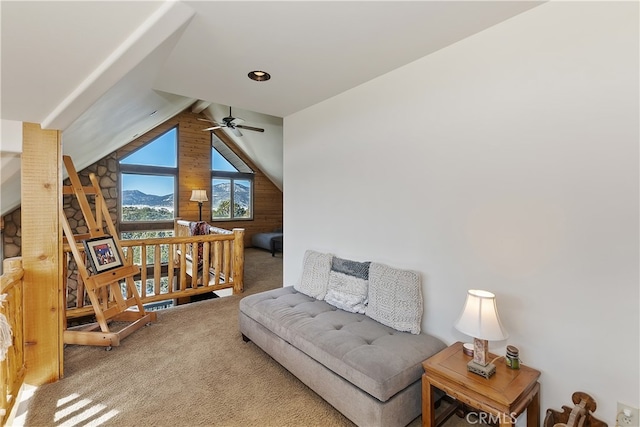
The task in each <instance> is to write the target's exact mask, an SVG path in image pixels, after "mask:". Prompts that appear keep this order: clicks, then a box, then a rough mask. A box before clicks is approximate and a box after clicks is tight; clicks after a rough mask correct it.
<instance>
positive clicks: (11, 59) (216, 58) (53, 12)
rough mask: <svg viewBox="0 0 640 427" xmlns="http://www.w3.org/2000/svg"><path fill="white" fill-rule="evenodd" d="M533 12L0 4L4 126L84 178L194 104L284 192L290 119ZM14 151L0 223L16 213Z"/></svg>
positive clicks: (407, 5) (443, 4) (466, 6)
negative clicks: (26, 134) (50, 149)
mask: <svg viewBox="0 0 640 427" xmlns="http://www.w3.org/2000/svg"><path fill="white" fill-rule="evenodd" d="M540 3H541V2H528V1H488V2H485V1H444V0H443V1H407V2H396V1H387V2H385V1H371V2H369V1H353V2H341V1H310V2H306V1H301V2H291V1H284V2H273V1H81V2H79V1H1V2H0V7H1V9H0V15H1V27H0V30H1V51H0V55H1V74H0V78H1V80H0V83H1V86H0V90H1V92H0V94H1V110H0V111H1V116H2V117H1V118H2V122H3V125H7V124H10V123H13V122H22V121H25V122H34V123H40V124H41V125H42V127H43V128H50V129H60V130H62V131H63V152H64V153H65V154H69V155H71V156H72V157H73V158H74V163H75V164H76V165H77V167H78V168H82V167H84V166H86V165H89V164H91V163H93V162H94V161H96V160H98V159H99V158H101V157H103V156H104V155H106V154H108V153H110V152H112V151H113V150H115V149H116V148H118V147H120V146H122V145H124V144H127V143H128V142H130V141H131V140H133V139H134V138H135V137H136V136H138V135H140V134H142V133H144V132H146V131H148V130H150V129H152V128H153V127H155V126H156V125H158V124H159V123H161V122H163V121H165V120H167V119H168V118H170V117H172V116H173V115H175V114H176V113H178V112H180V111H182V110H184V109H185V108H187V107H189V106H191V105H193V104H194V103H196V102H198V101H202V102H200V103H198V105H199V106H200V108H203V107H206V110H205V111H204V113H205V114H207V115H209V116H211V117H213V118H215V119H216V120H221V119H222V117H224V116H226V115H227V113H228V106H232V107H233V108H234V110H233V112H234V116H239V117H242V118H243V119H245V121H246V124H249V125H254V126H258V127H263V128H265V129H266V132H264V133H257V132H251V131H245V132H244V136H242V137H241V138H237V137H234V138H235V140H236V142H237V143H238V145H239V146H240V148H241V149H243V150H244V151H245V152H246V153H247V154H248V155H250V156H251V157H252V158H253V160H254V162H255V163H256V164H257V165H258V166H259V167H260V168H261V169H262V170H263V171H264V172H265V174H267V176H269V177H270V178H271V179H272V180H273V181H274V183H276V185H278V186H279V187H280V188H282V185H283V177H282V135H283V131H282V129H283V121H284V119H286V117H287V116H288V115H290V114H292V113H295V112H297V111H300V110H302V109H305V108H307V107H309V106H311V105H313V104H316V103H318V102H321V101H323V100H325V99H328V98H330V97H333V96H335V95H337V94H339V93H341V92H344V91H346V90H348V89H350V88H353V87H355V86H357V85H359V84H362V83H364V82H366V81H369V80H371V79H373V78H375V77H377V76H380V75H382V74H384V73H387V72H389V71H391V70H394V69H396V68H398V67H401V66H403V65H405V64H408V63H410V62H412V61H414V60H416V59H418V58H421V57H423V56H425V55H428V54H430V53H433V52H435V51H437V50H439V49H442V48H443V47H446V46H448V45H450V44H452V43H455V42H456V41H458V40H461V39H463V38H466V37H469V36H471V35H473V34H475V33H477V32H479V31H482V30H484V29H486V28H488V27H490V26H493V25H495V24H497V23H499V22H502V21H504V20H506V19H509V18H510V17H512V16H514V15H516V14H519V13H522V12H524V11H526V10H528V9H530V8H532V7H535V6H536V5H538V4H540ZM460 66H464V64H460ZM252 70H264V71H268V72H269V73H271V75H272V78H271V80H269V81H266V82H256V81H253V80H250V79H249V78H248V77H247V73H248V72H250V71H252ZM346 114H348V112H346ZM389 125H391V124H389ZM4 127H7V128H8V126H3V129H4ZM11 138H15V135H13V134H8V133H7V132H5V131H4V130H3V132H2V139H1V140H0V149H1V150H0V152H1V153H2V158H1V160H2V164H1V166H2V169H3V171H2V187H0V190H1V192H0V201H1V202H2V203H1V213H2V214H4V213H6V212H7V211H8V210H9V209H12V208H14V207H15V206H17V205H18V204H19V155H17V154H16V153H15V151H16V150H15V149H7V147H12V146H14V143H15V141H12V140H11ZM16 171H17V172H16ZM16 189H18V190H16ZM16 193H17V194H16Z"/></svg>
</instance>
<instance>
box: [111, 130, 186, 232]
mask: <svg viewBox="0 0 640 427" xmlns="http://www.w3.org/2000/svg"><path fill="white" fill-rule="evenodd" d="M174 129H175V131H176V140H175V144H176V166H175V167H169V166H149V165H135V164H127V163H124V164H123V163H121V161H122V160H124V159H126V158H127V157H128V156H130V155H131V154H133V153H135V152H136V151H138V150H141V149H142V148H144V147H146V146H148V145H149V144H152V143H153V142H154V141H156V140H158V139H159V138H161V137H163V136H164V135H166V134H167V133H169V132H171V131H172V130H174ZM179 137H180V129H179V126H178V125H176V126H172V127H171V128H169V129H167V130H166V131H165V132H162V133H161V134H160V135H158V136H156V137H154V138H153V139H151V140H149V141H148V142H146V143H145V144H143V145H141V146H140V147H138V148H137V149H135V150H133V151H131V152H129V153H127V155H126V156H123V157H122V158H121V159H118V178H119V181H120V182H119V188H118V191H119V192H120V193H121V194H120V197H118V207H117V209H118V223H119V227H118V232H119V233H120V234H121V235H122V233H127V232H141V231H160V230H169V229H173V228H174V222H175V219H176V218H179V209H180V206H179V200H178V196H179V195H178V190H179V185H178V179H179V170H178V166H177V165H178V158H179V150H180V144H179V143H178V142H179V141H180V138H179ZM125 174H129V175H131V174H135V175H149V176H170V177H173V218H172V219H171V220H159V221H124V220H123V218H122V208H123V205H122V191H123V190H122V182H123V175H125Z"/></svg>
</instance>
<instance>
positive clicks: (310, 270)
mask: <svg viewBox="0 0 640 427" xmlns="http://www.w3.org/2000/svg"><path fill="white" fill-rule="evenodd" d="M332 259H333V255H332V254H324V253H321V252H316V251H312V250H307V251H306V252H305V253H304V259H303V261H302V279H301V280H300V283H296V284H294V285H293V288H294V289H295V290H296V291H298V292H301V293H303V294H305V295H308V296H310V297H312V298H316V299H320V300H321V299H324V296H325V295H326V294H327V288H328V287H329V271H331V260H332Z"/></svg>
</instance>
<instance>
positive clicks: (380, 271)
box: [365, 262, 423, 334]
mask: <svg viewBox="0 0 640 427" xmlns="http://www.w3.org/2000/svg"><path fill="white" fill-rule="evenodd" d="M422 313H423V308H422V286H421V284H420V275H419V274H418V273H417V272H415V271H410V270H400V269H397V268H393V267H389V266H386V265H384V264H379V263H375V262H374V263H371V266H370V267H369V304H368V305H367V309H366V311H365V314H366V315H367V316H369V317H370V318H372V319H373V320H376V321H378V322H380V323H382V324H383V325H387V326H389V327H391V328H393V329H395V330H398V331H403V332H411V333H412V334H419V333H420V327H421V323H422Z"/></svg>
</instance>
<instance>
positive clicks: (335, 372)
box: [239, 251, 446, 427]
mask: <svg viewBox="0 0 640 427" xmlns="http://www.w3.org/2000/svg"><path fill="white" fill-rule="evenodd" d="M365 270H366V271H365ZM340 307H342V308H340ZM354 307H355V308H354ZM421 318H422V295H421V286H420V282H419V276H418V275H417V273H414V272H411V271H406V270H397V269H393V268H391V267H388V266H384V265H382V264H376V263H358V262H354V261H349V260H342V259H340V258H337V257H333V256H332V255H330V254H321V253H318V252H313V251H307V253H306V254H305V265H304V268H303V274H302V280H301V282H300V283H299V284H296V285H294V286H287V287H284V288H279V289H274V290H271V291H267V292H262V293H259V294H255V295H250V296H247V297H245V298H243V299H242V300H241V301H240V314H239V325H240V331H241V333H242V335H243V338H244V339H245V341H249V340H251V341H253V342H254V343H255V344H256V345H257V346H258V347H260V348H261V349H262V350H264V351H265V352H266V353H268V354H269V355H270V356H271V357H272V358H273V359H275V360H276V361H277V362H278V363H280V364H281V365H282V366H284V367H285V368H286V369H287V370H289V371H290V372H291V373H292V374H294V375H295V376H296V377H298V379H300V380H301V381H302V382H303V383H304V384H306V385H307V386H308V387H309V388H311V389H312V390H314V391H315V392H316V393H317V394H318V395H320V396H321V397H322V398H323V399H325V400H326V401H327V402H328V403H330V404H331V405H332V406H334V407H335V408H336V409H337V410H338V411H340V412H341V413H342V414H344V415H345V416H346V417H347V418H349V419H350V420H351V421H353V422H354V423H356V424H357V425H360V426H385V427H387V426H405V425H407V424H409V423H410V422H411V421H412V420H413V419H415V418H416V417H417V416H419V415H420V413H421V400H422V399H421V395H422V388H421V376H422V373H423V370H422V364H421V363H422V361H424V360H425V359H427V358H428V357H430V356H432V355H434V354H435V353H437V352H438V351H440V350H442V349H444V348H445V347H446V345H445V344H444V343H443V342H442V341H441V340H439V339H437V338H435V337H433V336H430V335H427V334H425V333H420V321H421Z"/></svg>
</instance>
